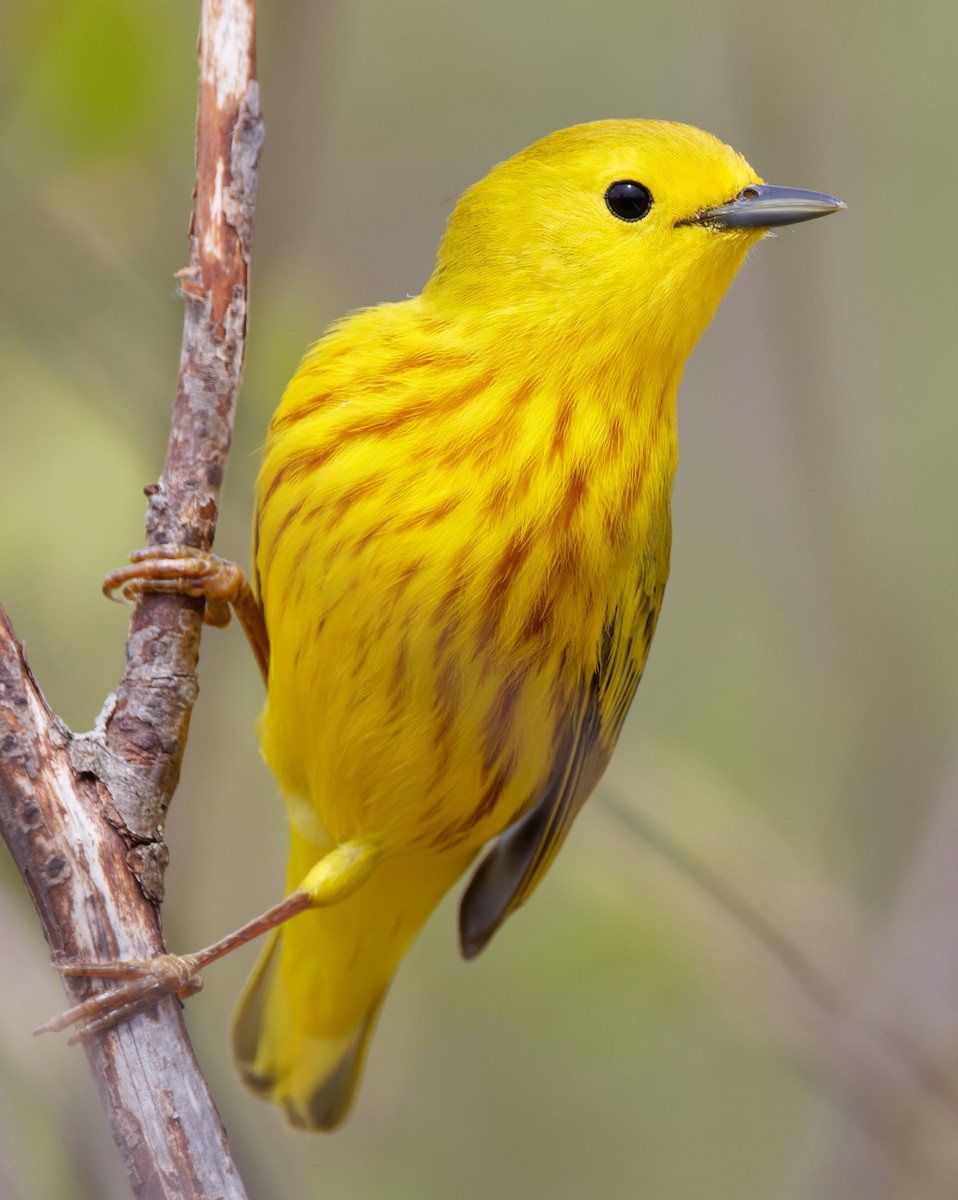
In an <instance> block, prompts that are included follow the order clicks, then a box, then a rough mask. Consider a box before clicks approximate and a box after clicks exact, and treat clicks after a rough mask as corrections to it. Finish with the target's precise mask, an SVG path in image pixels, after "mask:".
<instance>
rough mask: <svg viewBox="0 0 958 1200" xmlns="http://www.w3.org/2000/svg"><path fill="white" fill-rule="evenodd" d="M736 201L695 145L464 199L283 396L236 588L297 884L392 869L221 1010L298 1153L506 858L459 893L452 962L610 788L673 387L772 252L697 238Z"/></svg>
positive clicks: (665, 546) (291, 945) (735, 236)
mask: <svg viewBox="0 0 958 1200" xmlns="http://www.w3.org/2000/svg"><path fill="white" fill-rule="evenodd" d="M620 182H621V183H629V184H630V187H631V190H630V188H628V187H627V188H624V190H623V189H619V191H610V185H613V184H618V183H620ZM756 182H760V181H758V180H757V177H756V175H755V173H754V172H753V171H752V169H751V168H750V167H749V166H748V164H747V163H746V162H745V160H744V159H742V158H741V157H740V156H739V155H738V154H736V153H735V152H734V151H732V150H731V149H729V148H728V147H727V146H725V145H723V144H722V143H721V142H719V141H717V140H716V139H715V138H712V137H711V136H709V135H708V134H705V133H702V132H701V131H699V130H696V129H691V128H689V127H687V126H681V125H673V124H666V123H660V122H648V121H609V122H598V123H595V124H592V125H585V126H580V127H577V128H574V129H570V130H565V131H563V132H561V133H557V134H553V135H552V136H550V137H548V138H546V139H544V140H543V141H542V142H539V143H537V144H536V145H534V146H532V147H530V148H529V149H528V150H526V151H524V152H522V153H521V154H519V155H517V156H516V157H515V158H513V159H511V160H509V161H508V162H506V163H503V164H501V165H500V166H498V167H496V168H495V169H494V170H493V171H492V172H491V174H490V175H489V176H488V177H487V178H486V179H485V180H483V181H482V182H481V183H479V184H477V185H476V186H475V187H473V188H472V189H470V190H469V191H468V192H467V193H466V194H465V196H464V197H463V198H462V200H461V201H460V202H459V204H458V205H457V207H456V210H455V212H454V214H453V216H452V218H451V220H450V222H449V227H448V231H447V233H446V236H445V239H444V241H443V243H442V247H441V249H440V253H439V259H438V263H437V266H436V270H435V272H434V274H433V276H432V278H431V279H430V281H429V283H428V284H427V285H426V287H425V289H424V291H423V293H422V295H421V296H418V297H415V298H413V299H409V300H406V301H403V302H401V303H398V304H391V305H389V304H387V305H382V306H380V307H377V308H373V309H369V310H366V311H363V312H360V313H357V314H354V315H352V316H351V317H348V318H347V319H345V320H344V321H342V322H340V323H339V324H338V325H336V326H334V327H333V328H332V329H331V330H330V331H329V332H328V333H327V335H326V336H325V337H324V338H323V339H322V340H321V341H320V342H319V343H317V345H316V346H314V347H313V349H312V350H311V351H310V352H309V354H308V355H307V356H306V358H305V359H304V361H303V363H302V365H301V366H300V368H299V370H298V372H297V374H296V375H295V377H294V378H293V380H292V382H291V383H290V385H289V387H288V388H287V390H286V393H285V395H284V397H283V400H282V403H281V404H280V407H279V409H278V410H277V412H276V415H275V417H274V419H273V423H272V426H271V428H270V434H269V440H268V443H267V447H266V454H265V460H264V463H263V467H262V471H261V474H260V478H259V486H258V505H257V526H256V550H255V561H256V570H257V574H258V578H259V587H260V595H261V600H262V604H263V609H264V613H265V617H266V622H267V626H268V629H269V634H270V641H271V662H270V674H269V697H268V703H267V706H266V710H265V713H264V716H263V721H262V743H263V750H264V754H265V756H266V758H267V761H268V762H269V764H270V766H271V767H272V768H273V770H274V771H275V773H276V776H277V778H278V780H279V782H280V784H281V786H282V789H283V792H284V794H285V796H286V798H287V801H288V805H289V811H290V819H291V826H292V839H293V849H292V853H291V866H290V878H289V882H290V886H296V885H297V884H298V883H299V882H300V880H301V879H302V878H303V877H304V876H305V875H306V874H307V873H308V871H309V869H310V866H311V865H312V864H313V863H315V862H316V861H318V860H321V859H322V858H323V856H324V855H325V854H328V853H329V852H330V851H332V850H333V849H334V848H335V847H337V846H342V845H344V844H346V845H356V846H361V847H364V848H367V849H368V850H369V852H370V853H371V854H372V855H373V856H374V857H375V860H376V862H377V863H379V864H380V865H378V866H376V867H375V868H374V869H373V870H372V873H371V874H370V875H369V877H368V878H365V881H364V882H362V883H361V885H360V886H357V888H356V890H355V891H354V893H353V894H352V895H351V896H349V897H348V898H346V899H343V900H341V901H339V903H337V904H336V905H335V906H333V907H330V908H328V909H317V910H315V911H314V912H311V913H309V914H307V915H306V916H304V917H301V918H297V920H296V921H294V922H293V923H292V924H291V925H290V927H289V929H287V930H286V931H285V932H284V933H283V934H282V936H281V938H278V939H275V940H274V944H273V946H272V947H271V949H270V951H269V953H268V955H267V957H266V958H265V959H264V961H263V963H261V966H260V968H259V970H258V973H257V975H256V976H255V977H254V981H253V983H252V985H251V987H250V990H249V992H248V994H247V997H246V999H245V1002H244V1005H243V1007H242V1009H241V1014H240V1018H239V1024H238V1032H237V1047H238V1050H239V1053H240V1057H241V1059H242V1060H243V1062H244V1069H245V1071H246V1073H247V1076H248V1077H249V1078H250V1080H251V1081H252V1082H253V1083H254V1085H255V1086H258V1087H260V1088H261V1089H262V1090H264V1091H266V1092H268V1093H269V1094H270V1095H271V1096H272V1097H273V1098H274V1099H276V1100H277V1101H278V1102H280V1103H282V1104H284V1105H285V1107H286V1109H287V1112H288V1113H289V1115H290V1117H291V1119H293V1120H294V1121H295V1122H297V1123H299V1124H306V1125H329V1124H333V1123H335V1121H337V1120H338V1119H339V1118H340V1117H341V1116H342V1114H343V1112H344V1111H345V1108H346V1106H347V1104H348V1100H349V1096H350V1094H351V1090H352V1088H353V1086H354V1084H355V1079H356V1077H357V1076H358V1071H359V1065H360V1063H361V1059H362V1046H363V1045H364V1043H365V1040H366V1038H367V1036H368V1033H369V1030H370V1029H371V1025H372V1017H371V1015H370V1014H373V1013H374V1012H375V1011H376V1009H377V1007H378V1004H379V1001H380V999H381V997H382V995H383V993H384V992H385V989H386V987H387V986H388V982H389V979H390V977H391V975H392V973H393V970H394V969H395V966H396V964H397V962H398V961H399V958H400V957H401V955H402V954H403V953H404V951H405V949H406V947H407V945H408V943H409V941H410V940H411V938H412V937H413V936H414V935H415V933H416V931H417V930H418V928H419V926H420V925H421V923H422V921H423V920H425V917H426V916H427V915H428V913H429V911H430V910H431V908H432V907H433V906H434V905H435V903H437V902H438V900H439V898H440V897H441V895H442V893H443V892H444V891H445V890H446V889H447V888H448V887H449V886H450V884H451V883H452V882H453V881H454V880H455V879H456V878H457V877H458V876H459V875H460V874H461V872H462V871H463V870H464V869H465V868H466V866H467V865H468V864H469V862H470V860H471V859H472V858H473V857H474V856H475V854H476V853H477V852H478V851H479V850H480V849H481V848H482V847H483V846H484V845H485V844H486V843H488V842H489V841H490V840H491V839H493V838H496V837H497V836H498V835H500V834H503V832H504V831H506V830H510V833H509V834H507V835H506V836H505V837H503V838H502V839H501V840H500V843H499V844H498V847H496V848H495V849H494V850H493V852H492V853H491V854H490V855H489V856H488V857H487V859H486V860H485V861H484V862H483V864H482V866H481V867H480V868H479V871H478V872H477V874H476V875H475V877H474V879H473V882H472V884H471V885H470V888H469V890H468V892H467V894H466V898H465V901H464V906H463V919H462V938H463V947H464V950H465V951H466V953H467V954H469V955H471V954H473V953H475V952H476V951H477V950H478V949H480V948H481V946H482V945H484V944H485V942H486V941H487V940H488V938H489V936H491V934H492V932H493V931H494V930H495V928H496V927H497V926H498V924H499V923H500V922H501V920H502V919H503V918H504V916H505V915H506V914H507V913H508V912H510V911H511V910H512V909H513V908H515V907H516V906H517V905H518V904H520V903H521V902H522V901H523V900H524V899H525V898H526V897H527V896H528V894H529V893H530V892H531V890H532V889H533V888H534V886H535V884H536V883H537V881H538V880H539V878H541V875H542V873H543V871H544V870H545V868H546V866H547V865H548V863H549V862H550V861H551V859H552V857H553V855H554V853H555V851H556V850H557V848H558V846H559V845H560V844H561V842H562V840H563V838H564V836H565V833H566V832H567V830H568V827H569V824H570V822H571V820H572V818H573V817H574V815H575V813H576V812H577V811H578V809H579V808H580V807H581V805H582V803H583V802H584V800H585V799H586V798H587V796H588V794H589V792H590V791H591V790H592V788H593V786H594V784H595V782H596V781H597V779H598V777H599V775H600V774H601V772H602V770H603V769H604V767H605V764H606V763H607V761H608V758H609V755H610V754H611V751H612V748H613V746H614V743H615V740H616V737H617V735H618V732H619V729H620V726H621V722H622V720H623V718H624V716H625V713H626V710H627V708H628V705H629V702H630V701H631V698H632V695H633V692H634V690H635V687H636V685H637V683H638V680H639V677H640V675H641V672H642V669H643V666H644V663H645V658H646V654H647V652H648V648H649V643H650V641H651V638H652V634H653V632H654V628H655V621H656V617H657V614H658V611H659V608H660V605H661V601H662V593H663V590H664V587H665V582H666V578H667V575H668V561H669V544H670V523H669V495H670V492H671V488H672V479H673V475H674V471H675V466H676V436H675V394H676V389H677V387H678V383H679V378H680V375H681V372H682V367H683V364H684V361H685V358H686V356H687V354H688V352H689V351H690V349H691V347H692V346H693V344H694V342H695V341H696V339H697V338H698V336H699V334H700V333H701V331H702V329H703V328H704V327H705V325H706V324H707V322H708V321H709V319H710V318H711V316H712V314H713V313H714V311H715V308H716V306H717V305H718V302H719V300H720V298H721V296H722V294H723V293H724V291H725V289H726V288H727V286H728V284H729V283H730V281H731V279H732V277H733V275H734V273H735V271H736V270H737V268H738V267H739V265H740V264H741V262H742V260H743V258H744V256H745V254H746V251H747V249H748V247H749V245H750V244H751V243H752V242H753V241H754V240H755V239H756V238H757V237H759V236H761V235H762V233H763V229H761V228H745V229H737V230H726V231H723V232H718V231H716V229H714V228H712V227H710V226H709V225H708V224H702V223H694V218H695V217H696V216H697V214H699V213H702V212H703V211H704V210H708V209H710V208H714V207H715V206H719V205H722V204H724V203H727V202H728V201H730V200H732V199H733V198H735V197H736V196H737V195H738V194H739V193H740V192H741V191H742V189H743V188H745V187H746V186H747V185H750V184H755V183H756ZM638 188H640V189H641V190H637V189H638ZM620 192H621V195H622V200H621V204H620V202H619V199H618V198H619V194H620ZM646 198H648V201H649V205H648V208H647V210H646V211H644V212H643V211H642V208H643V206H644V205H645V202H646ZM630 205H631V207H629V206H630ZM618 207H621V208H622V212H621V213H617V211H616V209H617V208H618ZM623 213H624V215H623ZM636 213H641V215H640V216H636V215H635V214H636ZM278 947H281V948H282V949H281V952H280V950H279V949H278Z"/></svg>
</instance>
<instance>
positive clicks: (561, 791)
mask: <svg viewBox="0 0 958 1200" xmlns="http://www.w3.org/2000/svg"><path fill="white" fill-rule="evenodd" d="M670 543H671V525H670V522H669V521H668V518H666V520H665V522H664V526H663V529H662V530H661V534H660V537H659V538H657V539H655V540H654V541H653V542H652V545H651V546H650V548H649V549H648V550H647V552H646V554H645V555H644V556H643V558H642V560H641V562H640V564H639V586H638V587H637V588H636V591H635V593H634V594H633V595H632V596H630V597H628V600H627V602H626V603H625V604H622V605H620V606H619V607H618V608H617V609H616V610H615V612H614V613H613V614H612V616H611V618H610V619H609V622H608V624H607V625H606V627H605V630H604V632H603V637H602V645H601V647H600V650H599V654H598V661H597V664H596V667H595V670H594V671H593V673H592V675H591V677H585V676H584V677H583V679H582V682H581V687H580V689H579V690H578V692H577V694H576V695H575V696H574V697H572V698H571V700H570V703H569V705H568V709H567V715H566V719H565V721H564V722H563V724H562V726H561V728H560V731H559V736H558V738H557V751H556V757H555V760H554V765H553V769H552V771H551V773H550V775H549V778H548V780H547V781H546V786H545V788H544V789H543V792H542V795H541V796H540V798H539V799H538V800H537V801H536V802H535V803H534V804H533V806H532V807H531V808H530V809H529V811H528V812H527V813H526V814H525V816H523V817H521V818H520V819H519V820H518V821H517V822H516V823H515V824H514V825H512V826H510V827H509V828H508V829H507V830H506V831H505V832H504V833H503V834H501V835H500V836H499V838H498V839H497V840H496V841H495V842H494V843H493V845H492V847H491V848H490V849H489V850H488V851H487V852H486V855H485V857H484V858H483V860H482V862H481V863H480V864H479V866H478V867H477V868H476V871H475V872H474V874H473V876H472V879H471V880H470V881H469V886H468V887H467V888H466V891H465V893H464V895H463V898H462V902H461V904H460V907H459V938H460V944H461V946H462V952H463V954H464V956H465V957H466V958H474V957H475V955H477V954H478V953H479V951H480V950H482V949H483V948H484V947H485V945H486V944H487V942H488V941H489V939H490V938H491V937H492V935H493V934H494V933H495V931H496V930H497V929H498V928H499V926H500V925H501V924H502V922H503V921H504V920H505V919H506V917H507V916H508V915H509V914H510V913H511V912H512V911H513V910H514V909H516V908H518V907H519V906H520V905H521V904H524V903H525V901H526V900H528V898H529V897H530V896H531V895H532V893H533V891H534V890H535V888H536V886H537V884H538V883H539V880H540V879H541V878H542V876H543V875H544V874H545V872H546V871H547V870H548V868H549V865H550V864H551V862H552V860H553V859H554V858H555V856H556V854H557V853H558V851H559V848H560V847H561V845H562V843H563V842H564V841H565V839H566V836H567V834H568V832H569V830H570V828H571V827H572V822H573V820H574V819H575V817H576V814H577V813H578V812H579V810H580V809H581V808H582V806H583V804H585V802H586V800H588V798H589V796H590V795H591V794H592V791H593V789H594V788H595V786H596V784H597V783H598V782H599V779H600V777H601V776H602V772H603V771H604V770H605V768H606V766H607V765H608V762H609V759H610V757H611V756H612V751H613V749H614V748H615V743H616V740H617V739H618V736H619V731H620V730H621V728H622V722H623V721H624V720H625V715H626V713H627V712H628V710H629V705H630V704H631V703H632V697H633V696H634V695H635V689H636V688H637V687H638V684H639V680H640V679H641V678H642V671H643V669H644V667H645V660H646V658H647V656H648V652H649V646H650V644H651V642H652V635H653V633H654V632H655V623H656V620H657V618H658V613H659V609H660V608H661V605H662V595H663V592H664V591H665V581H666V579H667V578H668V570H669V548H670Z"/></svg>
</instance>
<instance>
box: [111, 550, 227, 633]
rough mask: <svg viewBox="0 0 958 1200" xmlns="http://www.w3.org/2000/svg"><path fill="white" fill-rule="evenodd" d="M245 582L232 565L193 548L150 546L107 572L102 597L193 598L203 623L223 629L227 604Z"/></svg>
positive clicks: (115, 598) (132, 598)
mask: <svg viewBox="0 0 958 1200" xmlns="http://www.w3.org/2000/svg"><path fill="white" fill-rule="evenodd" d="M244 587H246V580H245V578H244V576H243V572H242V571H241V570H240V568H239V567H238V566H237V565H236V563H232V562H229V561H228V560H227V559H225V558H219V557H218V556H217V555H215V554H210V553H209V552H208V551H205V550H197V549H196V548H195V547H193V546H182V545H178V544H177V545H168V546H151V547H149V548H148V549H145V550H134V551H133V553H132V554H131V555H130V563H129V565H128V566H126V567H118V568H117V569H116V570H114V571H110V572H109V573H108V574H107V575H106V577H105V578H104V580H103V594H104V595H105V596H107V597H108V598H109V599H110V600H118V599H120V598H121V597H122V598H123V599H125V600H129V601H131V602H133V601H136V600H138V599H139V598H140V596H142V595H144V594H145V593H147V592H162V593H164V594H165V595H173V596H195V597H201V598H203V599H204V600H205V601H206V612H205V614H204V618H203V619H204V621H205V622H206V624H207V625H216V626H219V627H223V626H225V625H228V624H229V621H230V604H232V603H235V602H236V601H237V599H238V597H239V596H240V595H241V593H242V591H243V589H244Z"/></svg>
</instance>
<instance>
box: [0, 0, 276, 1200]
mask: <svg viewBox="0 0 958 1200" xmlns="http://www.w3.org/2000/svg"><path fill="white" fill-rule="evenodd" d="M254 38H255V5H254V0H204V3H203V10H202V24H201V31H200V84H199V106H198V115H197V180H196V193H195V197H196V198H195V206H194V212H193V220H192V224H191V229H190V266H189V267H188V268H187V269H186V270H185V271H183V272H181V273H180V275H181V277H182V279H183V292H184V295H185V298H186V316H185V323H184V332H183V347H182V353H181V359H180V373H179V382H178V387H177V394H176V401H175V405H174V411H173V423H172V430H171V434H170V442H169V447H168V451H167V458H166V464H165V467H164V471H163V475H162V477H161V479H160V481H159V483H158V484H156V485H155V486H151V487H149V488H148V489H147V493H148V495H149V497H150V502H149V506H148V512H147V519H146V531H147V541H148V543H149V544H150V545H156V544H162V543H168V542H180V543H184V544H187V545H191V546H196V547H200V548H204V549H205V548H209V547H210V546H211V545H212V541H213V534H214V531H215V527H216V520H217V515H218V510H219V499H220V491H221V487H222V482H223V477H224V473H225V468H226V460H227V456H228V453H229V447H230V438H231V431H232V421H233V412H234V408H235V403H236V395H237V391H238V387H239V379H240V373H241V369H242V364H243V354H244V347H245V335H246V313H247V271H248V265H249V258H250V244H251V236H252V225H253V209H254V201H255V190H256V179H257V166H258V157H259V150H260V147H261V144H262V136H263V135H262V123H261V120H260V115H259V97H258V89H257V84H256V82H255V79H254V74H255V41H254ZM202 612H203V604H202V601H198V600H192V599H188V598H185V597H180V596H147V597H145V598H144V599H143V600H142V601H140V603H139V604H138V605H137V607H136V609H135V610H134V613H133V617H132V620H131V624H130V632H129V637H128V641H127V647H126V655H127V666H126V671H125V673H124V675H123V678H122V680H121V682H120V685H119V687H118V689H117V692H116V695H115V697H111V698H110V699H109V700H108V701H107V704H106V706H105V708H104V712H103V714H102V715H101V718H100V721H99V722H98V724H97V729H96V730H95V731H94V732H93V733H90V734H84V735H78V736H74V735H72V734H71V733H70V732H69V731H68V730H67V729H66V727H65V726H64V725H63V723H62V722H61V721H59V719H58V718H57V717H56V716H55V715H54V714H53V713H52V712H51V711H50V709H49V707H48V706H47V704H46V702H45V700H44V699H43V696H42V695H41V693H40V689H39V687H38V685H37V683H36V681H35V680H34V678H33V676H32V675H31V673H30V670H29V668H28V666H27V664H26V661H25V659H24V657H23V652H22V648H21V647H20V645H19V644H18V642H17V640H16V638H15V635H14V632H13V629H12V628H11V626H10V623H9V621H8V619H7V618H6V615H5V614H4V613H3V612H2V610H0V834H2V836H3V838H4V841H5V842H6V844H7V846H8V848H9V849H10V852H11V854H12V856H13V858H14V860H15V862H16V864H17V866H18V868H19V870H20V872H21V874H22V876H23V878H24V881H25V882H26V884H27V887H28V888H29V890H30V893H31V895H32V897H33V900H34V904H35V905H36V908H37V912H38V914H39V916H40V920H41V923H42V925H43V930H44V934H45V936H46V938H47V941H48V942H49V943H50V946H51V949H52V951H53V955H54V961H68V960H81V961H96V960H101V961H102V960H108V959H116V958H121V959H124V958H136V959H149V958H152V957H153V956H154V955H155V954H157V953H160V952H162V949H163V944H162V937H161V934H160V929H159V921H158V910H157V907H156V905H157V904H158V903H159V901H160V899H161V898H162V888H163V869H164V867H165V865H166V860H167V851H166V847H165V845H164V843H163V840H162V839H163V833H162V830H163V824H164V821H165V817H166V812H167V808H168V806H169V803H170V799H171V797H172V795H173V792H174V790H175V788H176V784H177V781H178V779H179V771H180V763H181V760H182V756H183V750H184V747H185V745H186V739H187V734H188V730H189V720H190V714H191V712H192V707H193V703H194V701H195V699H196V693H197V685H196V676H195V669H196V662H197V656H198V649H199V635H200V628H201V624H202ZM64 983H65V987H66V990H67V994H68V996H69V997H70V999H71V1002H77V1001H78V1000H82V999H86V998H87V996H88V995H90V994H91V993H92V992H93V990H94V987H93V986H92V985H91V984H90V982H89V981H87V980H83V979H80V980H70V979H67V980H65V981H64ZM87 1055H88V1058H89V1060H90V1065H91V1068H92V1071H93V1075H94V1079H95V1081H96V1086H97V1090H98V1092H99V1094H100V1099H101V1102H102V1104H103V1106H104V1108H105V1109H106V1110H107V1112H108V1114H109V1116H110V1120H111V1124H112V1128H113V1134H114V1138H115V1140H116V1142H117V1144H118V1146H119V1147H120V1150H121V1153H122V1154H123V1158H124V1162H125V1165H126V1169H127V1172H128V1175H129V1178H130V1182H131V1184H132V1186H133V1190H134V1193H135V1194H136V1195H137V1196H138V1197H142V1198H148V1200H154V1198H155V1197H156V1198H158V1197H171V1198H172V1197H196V1198H202V1197H214V1196H216V1197H228V1198H231V1200H232V1198H237V1200H239V1198H242V1197H244V1196H245V1192H244V1189H243V1185H242V1182H241V1180H240V1179H239V1175H238V1173H237V1171H236V1168H235V1166H234V1165H233V1162H232V1159H231V1156H230V1150H229V1144H228V1142H227V1138H226V1134H225V1132H224V1130H223V1127H222V1124H221V1122H220V1120H219V1116H218V1114H217V1112H216V1109H215V1107H214V1105H213V1101H212V1098H211V1096H210V1094H209V1091H208V1089H207V1086H206V1082H205V1080H204V1079H203V1077H202V1074H201V1073H200V1071H199V1068H198V1066H197V1064H196V1060H195V1058H194V1056H193V1051H192V1047H191V1046H190V1043H189V1040H188V1038H187V1035H186V1030H185V1027H184V1025H183V1021H182V1018H181V1014H180V1006H179V1003H178V1002H177V1001H176V1000H173V999H171V1000H168V1001H164V1002H163V1003H162V1004H160V1005H158V1006H157V1008H156V1009H155V1010H153V1011H151V1012H149V1013H145V1014H141V1015H138V1016H136V1017H134V1018H132V1019H131V1020H129V1021H128V1022H126V1023H124V1024H122V1025H119V1026H117V1027H116V1028H114V1029H111V1030H109V1031H108V1032H107V1033H105V1034H103V1035H101V1036H100V1037H98V1038H97V1039H96V1040H95V1041H93V1042H91V1043H90V1044H89V1045H88V1046H87Z"/></svg>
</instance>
